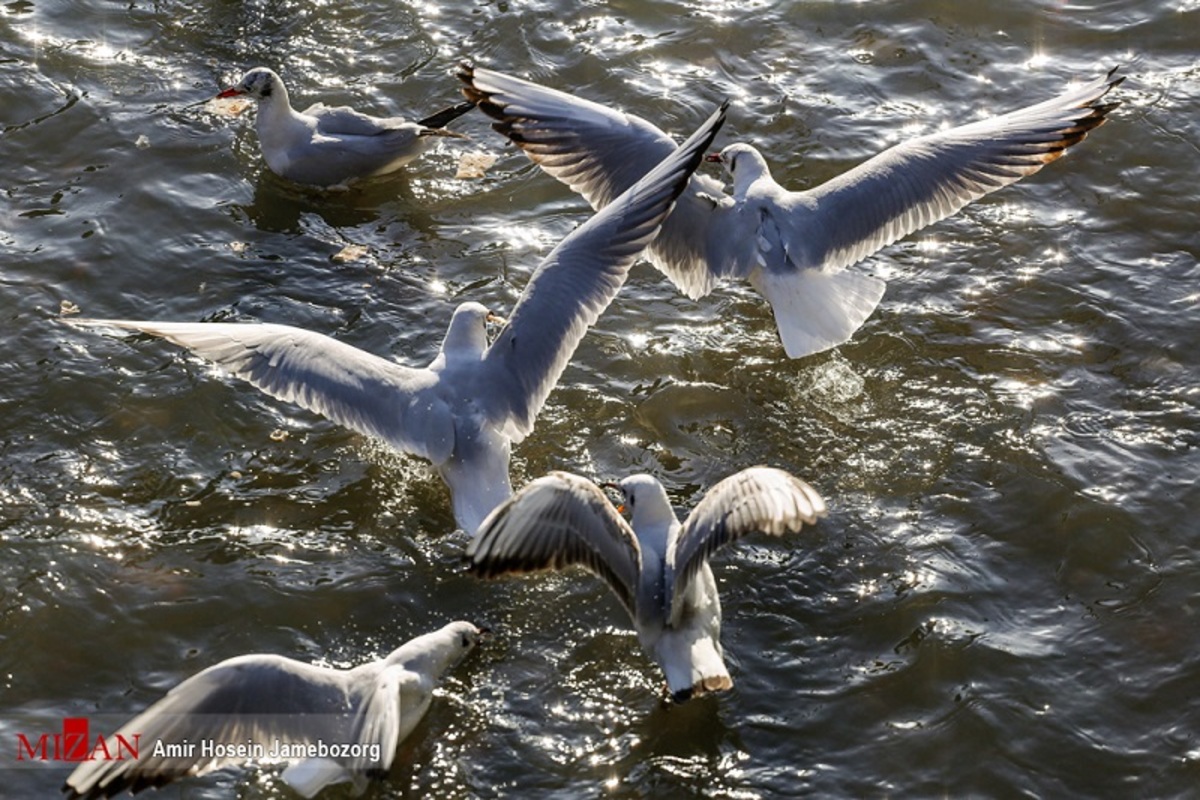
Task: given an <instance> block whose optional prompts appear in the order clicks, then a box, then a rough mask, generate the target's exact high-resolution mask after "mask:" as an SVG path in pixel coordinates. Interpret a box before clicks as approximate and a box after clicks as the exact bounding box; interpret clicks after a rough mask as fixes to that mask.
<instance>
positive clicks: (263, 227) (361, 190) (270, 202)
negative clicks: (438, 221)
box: [237, 169, 435, 233]
mask: <svg viewBox="0 0 1200 800" xmlns="http://www.w3.org/2000/svg"><path fill="white" fill-rule="evenodd" d="M397 207H399V208H400V209H402V213H403V216H404V221H405V222H406V223H407V224H408V225H409V226H411V227H413V228H415V229H417V230H421V231H431V230H433V229H434V227H435V225H434V219H433V217H432V216H430V215H429V214H428V213H427V212H425V211H424V210H423V209H422V207H421V205H420V202H419V201H418V199H417V196H416V194H415V193H414V191H413V186H412V181H411V180H410V178H409V177H408V176H407V175H405V174H404V173H396V174H393V175H387V176H384V177H381V178H376V179H373V180H367V181H363V182H361V183H356V184H353V185H351V186H349V187H346V188H340V189H318V188H314V187H311V186H305V185H303V184H299V183H293V182H292V181H289V180H286V179H284V178H281V177H279V176H278V175H276V174H274V173H273V172H271V171H270V170H266V169H264V170H262V171H261V172H260V173H259V175H258V177H257V178H256V179H255V184H254V199H253V201H252V202H251V203H250V204H248V205H240V206H237V208H238V210H239V211H241V212H242V214H244V215H245V217H246V219H247V220H249V221H250V222H252V223H253V224H254V227H256V228H257V229H258V230H260V231H270V232H274V233H303V232H305V231H306V229H307V228H308V225H307V224H306V222H305V220H309V219H312V218H313V217H314V216H315V217H319V218H320V219H321V220H322V221H323V222H324V223H325V225H327V226H328V227H329V228H331V229H341V228H354V227H358V226H363V225H369V224H371V223H374V222H379V223H381V224H386V223H389V222H391V219H390V217H391V216H392V215H394V210H395V209H396V208H397Z"/></svg>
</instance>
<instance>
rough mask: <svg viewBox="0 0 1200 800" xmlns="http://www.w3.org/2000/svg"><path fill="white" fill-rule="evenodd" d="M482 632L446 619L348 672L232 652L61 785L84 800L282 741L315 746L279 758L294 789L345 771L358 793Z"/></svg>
mask: <svg viewBox="0 0 1200 800" xmlns="http://www.w3.org/2000/svg"><path fill="white" fill-rule="evenodd" d="M483 633H484V631H482V630H481V629H479V628H477V627H475V626H474V625H472V624H471V623H469V622H461V621H460V622H452V623H450V624H449V625H446V626H445V627H443V628H441V629H440V630H437V631H434V632H433V633H427V634H425V635H424V636H418V637H417V638H415V639H413V640H411V641H409V642H408V643H407V644H404V645H403V646H401V647H399V648H398V649H396V650H394V651H392V653H391V654H389V655H388V656H387V657H386V658H382V659H379V660H377V661H370V662H367V663H366V664H361V665H359V666H357V667H355V668H353V669H348V670H344V669H333V668H331V667H321V666H316V665H314V664H306V663H304V662H301V661H296V660H294V659H290V658H284V657H283V656H277V655H269V654H266V653H255V654H253V655H245V656H237V657H236V658H230V659H228V660H226V661H222V662H221V663H219V664H215V665H213V666H211V667H209V668H208V669H206V670H204V671H202V672H199V673H197V674H195V675H193V676H192V677H190V678H188V679H187V680H185V681H184V682H183V683H181V684H179V685H178V686H176V687H175V688H173V689H171V690H170V691H169V692H167V695H166V696H165V697H163V698H162V699H161V700H159V701H158V702H157V703H155V704H154V705H152V706H150V707H149V708H148V709H146V710H145V711H143V712H142V713H141V714H139V715H137V716H136V717H134V718H133V719H132V720H130V721H129V722H127V723H126V724H125V725H123V726H122V727H121V729H120V730H118V731H117V732H116V734H115V736H121V737H123V738H124V739H126V740H132V738H133V737H135V736H136V737H138V741H139V743H140V749H139V753H138V757H137V758H126V759H122V760H116V759H114V760H107V759H104V760H101V759H96V760H94V761H87V762H85V763H83V764H80V765H79V766H78V767H76V769H75V771H74V772H72V773H71V775H70V776H69V777H68V778H67V781H66V784H65V785H64V786H63V790H64V791H65V792H66V793H67V796H68V797H70V798H88V799H89V800H93V799H94V798H101V797H115V796H116V795H118V794H120V793H121V792H123V791H126V790H128V791H130V792H139V791H141V790H142V789H145V788H146V787H149V786H163V785H165V784H167V783H170V782H171V781H174V780H178V779H179V778H184V777H187V776H190V775H203V774H205V773H206V772H211V771H212V770H215V769H220V768H222V767H225V766H229V765H232V764H240V763H243V762H245V761H247V760H248V759H247V757H246V756H245V755H242V754H241V753H254V752H256V751H255V750H254V749H252V746H257V747H258V748H261V749H262V750H263V751H264V752H265V753H266V754H267V756H268V757H269V755H270V754H271V753H277V751H280V750H283V749H284V748H286V749H287V750H288V752H289V753H291V754H294V753H296V752H300V753H302V754H306V753H307V752H310V747H315V748H316V752H317V755H315V756H306V755H301V756H299V757H297V756H295V755H289V756H283V755H282V754H280V758H279V760H281V761H287V762H288V764H289V765H288V767H287V769H285V770H284V772H283V776H282V777H283V780H284V782H286V783H287V784H288V785H289V786H291V787H292V788H293V789H295V790H296V791H297V792H299V793H300V794H302V795H303V796H304V797H312V796H313V795H315V794H316V793H317V792H319V791H320V790H321V789H323V788H324V787H325V786H327V785H329V784H333V783H341V782H343V781H351V782H352V783H353V785H354V789H355V791H356V793H361V792H362V791H363V790H364V789H365V788H366V786H367V781H368V779H369V778H371V777H378V776H381V775H386V774H387V772H388V770H389V769H390V768H391V765H392V761H393V759H394V758H395V756H396V748H397V746H398V745H399V744H400V742H402V741H404V739H405V738H406V737H407V736H408V735H409V734H410V733H412V731H413V729H414V728H416V726H417V723H418V722H420V720H421V718H422V717H423V716H425V712H426V711H427V710H428V709H429V706H430V704H431V703H432V702H433V690H434V689H435V688H436V687H437V685H438V683H439V682H440V681H441V679H442V676H443V675H445V674H446V672H447V671H448V670H449V669H450V668H451V667H453V666H454V665H455V664H457V663H458V662H459V660H460V659H461V658H462V657H463V656H465V655H466V654H467V653H469V652H471V650H472V649H473V648H474V647H475V645H476V644H477V643H478V642H479V638H480V636H481V634H483ZM206 743H207V744H209V745H210V747H209V748H206V747H205V744H206ZM218 745H219V746H220V750H218V749H217V746H218ZM320 745H324V746H325V752H326V753H327V755H320V753H321V752H322V751H321V750H320ZM168 746H170V748H171V749H168ZM160 747H161V753H160V752H156V751H157V750H158V749H159V748H160ZM239 747H240V750H239ZM152 748H153V749H152ZM343 751H344V752H343ZM277 754H278V753H277Z"/></svg>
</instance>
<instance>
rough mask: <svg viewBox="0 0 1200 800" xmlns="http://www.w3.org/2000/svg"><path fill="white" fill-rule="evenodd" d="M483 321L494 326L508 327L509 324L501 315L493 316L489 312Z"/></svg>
mask: <svg viewBox="0 0 1200 800" xmlns="http://www.w3.org/2000/svg"><path fill="white" fill-rule="evenodd" d="M483 319H484V321H485V322H490V323H492V324H494V325H507V324H508V320H506V319H505V318H504V317H502V316H500V315H499V314H493V313H492V312H491V311H489V312H488V314H487V316H486V317H484V318H483Z"/></svg>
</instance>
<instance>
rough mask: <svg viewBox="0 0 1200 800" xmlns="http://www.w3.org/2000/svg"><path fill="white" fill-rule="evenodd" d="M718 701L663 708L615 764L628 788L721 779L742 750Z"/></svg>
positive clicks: (639, 728)
mask: <svg viewBox="0 0 1200 800" xmlns="http://www.w3.org/2000/svg"><path fill="white" fill-rule="evenodd" d="M720 710H721V704H720V701H719V699H718V698H717V697H715V696H711V695H710V696H706V697H700V698H696V699H693V700H689V701H687V702H685V703H673V702H670V701H667V700H665V699H664V700H663V701H662V702H659V703H657V704H656V705H655V706H654V708H653V709H651V710H650V712H649V713H647V714H646V715H645V716H644V717H643V718H642V719H641V720H640V721H639V722H638V723H636V724H635V725H634V726H633V727H632V729H631V731H630V732H631V733H634V734H635V735H636V736H637V741H636V743H635V744H634V745H633V746H632V747H630V749H629V751H628V752H627V753H626V754H625V755H624V756H623V757H622V758H621V759H620V760H619V761H618V762H616V763H615V764H614V765H613V768H614V769H615V771H616V772H617V774H618V775H621V776H622V777H621V779H620V780H621V784H622V785H624V786H625V787H626V788H632V787H633V786H645V784H647V783H650V784H655V783H658V782H659V781H660V780H669V781H671V784H672V785H673V786H675V787H676V788H677V787H678V783H677V781H678V780H679V779H680V778H683V779H685V781H687V780H688V779H691V780H694V781H696V782H697V784H698V785H705V784H709V783H710V781H711V779H712V778H714V777H715V776H716V775H717V774H719V773H720V772H721V771H722V770H723V769H724V766H723V764H725V762H726V761H727V755H728V754H729V752H730V751H731V749H732V750H740V749H741V746H740V744H739V743H738V741H737V734H736V732H735V731H734V729H732V728H730V727H729V726H727V725H726V724H725V723H724V721H723V720H722V719H721V714H720Z"/></svg>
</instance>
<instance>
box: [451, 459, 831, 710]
mask: <svg viewBox="0 0 1200 800" xmlns="http://www.w3.org/2000/svg"><path fill="white" fill-rule="evenodd" d="M601 486H602V487H604V488H611V489H615V490H619V491H620V493H621V495H622V496H623V498H624V503H623V505H622V506H621V507H620V508H615V507H613V504H612V503H611V502H609V500H608V497H607V496H606V495H605V494H604V492H603V491H602V490H601ZM601 486H597V485H596V484H594V483H592V482H591V481H589V480H587V479H586V478H581V477H579V476H578V475H572V474H571V473H569V472H551V473H550V474H548V475H546V476H544V477H541V478H538V479H537V480H535V481H533V482H531V483H529V484H528V485H527V486H526V487H525V488H523V489H522V490H521V491H520V492H518V493H517V494H516V496H514V497H513V498H512V499H510V500H507V501H505V502H504V503H503V504H501V505H500V506H498V507H497V508H496V510H494V511H493V512H492V513H491V514H490V515H489V516H488V518H487V519H486V520H484V522H483V525H481V526H480V528H479V531H478V533H477V534H476V536H475V538H474V539H473V540H472V541H471V543H470V544H469V545H468V546H467V551H466V555H465V559H466V561H467V563H468V568H469V570H470V571H471V572H472V573H474V574H475V575H477V576H479V577H481V578H495V577H497V576H500V575H505V574H511V573H526V572H536V571H540V570H557V569H563V568H566V567H569V566H581V567H584V568H586V569H588V570H590V571H591V572H593V573H595V574H596V575H597V576H599V577H600V578H602V579H603V580H604V581H605V582H606V583H608V585H609V587H610V588H611V589H612V590H613V592H615V593H616V595H617V598H618V599H619V600H620V601H621V605H623V606H624V607H625V610H626V611H628V612H629V616H630V618H631V619H632V620H633V625H634V628H635V629H636V630H637V635H638V639H639V641H640V642H641V644H642V648H643V649H644V650H645V651H646V652H647V653H648V654H649V655H650V656H651V657H653V658H654V660H655V661H657V662H658V665H659V666H660V667H661V668H662V671H663V673H665V675H666V678H667V689H668V691H669V692H670V694H671V697H672V699H673V700H675V701H676V702H682V701H684V700H687V699H688V698H690V697H693V696H699V695H702V694H705V693H708V692H719V691H725V690H727V689H730V688H732V686H733V680H732V679H731V678H730V677H729V670H728V669H726V667H725V658H724V651H723V650H722V649H721V639H720V637H721V599H720V597H718V595H717V584H716V581H715V580H714V579H713V573H712V569H711V568H710V567H709V564H708V559H709V556H711V555H712V554H713V553H714V552H716V551H717V550H718V549H720V548H721V547H722V546H723V545H726V544H729V543H731V542H734V541H736V540H738V539H740V538H742V537H743V536H746V535H747V534H750V533H754V532H756V531H761V532H763V533H768V534H771V535H772V536H782V535H783V534H784V533H785V532H792V533H795V532H797V531H799V530H800V529H801V527H803V525H804V524H808V525H813V524H815V523H816V521H817V518H818V517H823V516H825V513H826V509H825V501H824V500H822V499H821V496H820V495H819V494H817V492H816V490H815V489H813V488H812V487H811V486H809V485H808V484H807V483H805V482H804V481H802V480H800V479H799V478H796V477H793V476H792V475H790V474H789V473H787V472H785V471H784V470H781V469H775V468H772V467H751V468H750V469H746V470H742V471H741V472H739V473H737V474H735V475H732V476H730V477H728V478H725V479H724V480H722V481H720V482H719V483H717V485H716V486H714V487H713V488H712V489H710V490H709V491H708V493H707V494H705V496H704V498H703V499H702V500H701V501H700V503H699V504H698V505H697V506H696V508H695V509H693V510H692V513H691V514H689V515H688V518H687V520H686V521H685V522H683V524H680V522H679V520H678V519H677V518H676V516H675V512H674V511H672V510H671V501H670V500H669V499H667V493H666V491H665V490H664V489H663V485H662V484H661V483H659V482H658V480H657V479H656V478H654V477H653V476H651V475H645V474H642V475H631V476H629V477H627V478H625V479H624V480H622V481H621V482H620V483H616V484H601ZM624 509H628V510H629V512H630V521H629V522H626V521H625V518H624V517H622V516H621V512H622V511H623V510H624Z"/></svg>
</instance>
